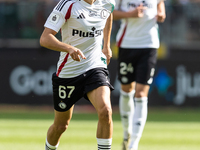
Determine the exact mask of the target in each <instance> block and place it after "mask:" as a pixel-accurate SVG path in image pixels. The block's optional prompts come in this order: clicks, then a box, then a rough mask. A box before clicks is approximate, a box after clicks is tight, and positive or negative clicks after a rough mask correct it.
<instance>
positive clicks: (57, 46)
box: [40, 28, 86, 61]
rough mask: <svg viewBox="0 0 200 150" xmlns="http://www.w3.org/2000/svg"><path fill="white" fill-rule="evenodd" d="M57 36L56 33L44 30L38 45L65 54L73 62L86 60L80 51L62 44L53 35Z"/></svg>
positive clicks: (47, 29)
mask: <svg viewBox="0 0 200 150" xmlns="http://www.w3.org/2000/svg"><path fill="white" fill-rule="evenodd" d="M56 34H57V32H56V31H54V30H52V29H49V28H45V29H44V31H43V33H42V35H41V37H40V45H41V46H43V47H46V48H48V49H51V50H55V51H60V52H67V53H69V54H70V56H71V57H72V59H73V60H76V61H80V57H82V58H83V59H86V58H85V56H84V55H83V53H82V52H81V50H79V49H77V48H75V47H73V46H71V45H69V44H66V43H63V42H61V41H59V40H58V39H57V38H56V37H55V35H56Z"/></svg>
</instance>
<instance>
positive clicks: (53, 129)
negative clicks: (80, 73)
mask: <svg viewBox="0 0 200 150" xmlns="http://www.w3.org/2000/svg"><path fill="white" fill-rule="evenodd" d="M73 108H74V106H72V107H71V108H70V109H69V110H68V111H66V112H58V111H56V110H54V112H55V118H54V123H53V124H52V125H51V126H50V127H49V130H48V132H47V139H46V147H45V150H56V149H57V147H58V144H59V141H60V137H61V135H62V133H63V132H65V130H66V129H67V127H68V125H69V122H70V120H71V117H72V112H73Z"/></svg>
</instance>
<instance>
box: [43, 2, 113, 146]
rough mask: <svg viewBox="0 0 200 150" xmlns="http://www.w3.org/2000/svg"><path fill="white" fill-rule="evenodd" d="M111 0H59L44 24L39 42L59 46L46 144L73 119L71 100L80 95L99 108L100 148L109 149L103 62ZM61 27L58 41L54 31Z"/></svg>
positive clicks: (107, 56)
mask: <svg viewBox="0 0 200 150" xmlns="http://www.w3.org/2000/svg"><path fill="white" fill-rule="evenodd" d="M114 4H115V1H113V0H96V1H95V0H61V1H60V2H59V3H58V4H57V5H56V6H55V8H54V9H53V11H52V13H51V14H50V16H49V17H48V19H47V21H46V23H45V25H44V26H45V29H44V31H43V33H42V35H41V38H40V44H41V46H43V47H46V48H48V49H51V50H55V51H59V52H61V53H60V58H59V61H58V64H57V72H56V73H54V74H53V75H52V83H53V98H54V109H55V118H54V123H53V124H52V125H51V126H50V128H49V130H48V132H47V138H46V146H45V149H46V150H56V149H57V147H58V145H59V140H60V138H61V135H62V133H63V132H64V131H65V130H66V129H67V127H68V125H69V122H70V120H71V117H72V112H73V108H74V104H75V103H76V102H77V101H78V100H79V99H80V98H82V97H85V98H86V99H88V100H89V101H90V102H91V103H92V105H93V106H94V107H95V109H96V111H97V113H98V118H99V121H98V127H97V135H96V137H97V144H98V150H111V143H112V132H113V131H112V130H113V122H112V108H111V102H110V91H111V90H113V87H112V85H111V84H110V82H109V78H108V70H107V64H109V62H110V58H111V57H112V52H111V49H110V34H111V27H112V11H113V9H114ZM60 29H61V35H62V42H61V41H59V40H58V39H57V38H56V37H55V35H56V34H57V33H58V31H59V30H60ZM102 40H104V42H102ZM102 47H103V50H102ZM83 130H84V129H83Z"/></svg>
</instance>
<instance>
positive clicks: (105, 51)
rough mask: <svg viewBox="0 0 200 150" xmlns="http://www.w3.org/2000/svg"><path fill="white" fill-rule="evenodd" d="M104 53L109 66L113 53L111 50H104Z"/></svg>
mask: <svg viewBox="0 0 200 150" xmlns="http://www.w3.org/2000/svg"><path fill="white" fill-rule="evenodd" d="M102 52H103V53H104V55H105V56H106V58H107V59H106V61H107V65H108V64H109V63H110V59H111V58H112V51H111V49H110V47H109V48H103V50H102Z"/></svg>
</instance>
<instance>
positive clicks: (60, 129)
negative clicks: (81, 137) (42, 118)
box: [54, 125, 68, 133]
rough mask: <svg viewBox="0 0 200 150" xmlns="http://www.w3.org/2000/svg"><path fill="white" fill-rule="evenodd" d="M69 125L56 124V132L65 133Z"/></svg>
mask: <svg viewBox="0 0 200 150" xmlns="http://www.w3.org/2000/svg"><path fill="white" fill-rule="evenodd" d="M67 127H68V125H54V130H55V132H56V133H63V132H65V130H66V129H67Z"/></svg>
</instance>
